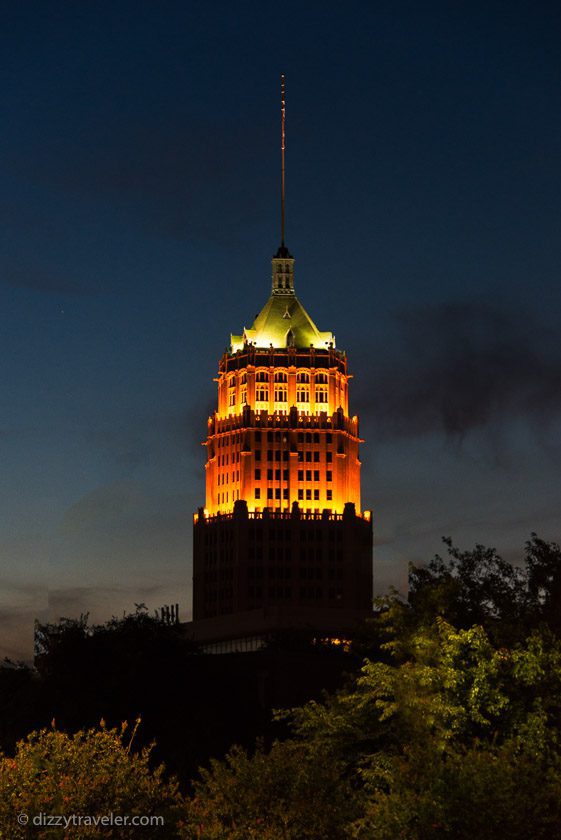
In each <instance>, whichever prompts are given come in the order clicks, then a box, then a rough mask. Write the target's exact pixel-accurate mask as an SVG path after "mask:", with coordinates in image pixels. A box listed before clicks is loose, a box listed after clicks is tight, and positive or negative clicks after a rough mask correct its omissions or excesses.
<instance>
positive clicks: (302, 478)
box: [298, 470, 304, 481]
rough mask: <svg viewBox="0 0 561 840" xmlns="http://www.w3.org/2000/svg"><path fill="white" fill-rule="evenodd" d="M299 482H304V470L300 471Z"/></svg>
mask: <svg viewBox="0 0 561 840" xmlns="http://www.w3.org/2000/svg"><path fill="white" fill-rule="evenodd" d="M298 481H304V470H298Z"/></svg>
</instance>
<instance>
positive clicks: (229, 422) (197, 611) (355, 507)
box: [190, 83, 372, 649]
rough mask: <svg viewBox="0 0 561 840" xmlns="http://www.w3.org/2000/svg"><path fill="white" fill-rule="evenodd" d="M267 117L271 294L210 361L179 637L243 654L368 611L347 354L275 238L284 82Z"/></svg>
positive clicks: (345, 623)
mask: <svg viewBox="0 0 561 840" xmlns="http://www.w3.org/2000/svg"><path fill="white" fill-rule="evenodd" d="M281 113H282V123H281V124H282V143H281V149H282V189H281V220H282V221H281V245H280V247H279V249H278V251H277V252H276V254H275V256H274V257H273V260H272V288H271V293H270V296H269V299H268V300H267V302H266V303H265V306H264V307H263V309H262V310H261V312H260V313H259V314H258V315H257V317H256V318H255V321H254V322H253V324H252V326H251V327H250V328H244V329H243V331H242V332H241V334H236V335H232V336H231V338H230V344H229V348H228V350H227V351H226V352H225V353H224V354H223V356H222V358H221V359H220V362H219V369H218V378H217V383H218V406H217V410H216V411H215V412H214V414H213V415H212V416H211V417H210V418H209V420H208V429H207V438H206V441H205V445H206V455H207V457H206V465H205V470H206V502H205V505H204V507H201V508H199V511H198V513H197V514H196V515H195V518H194V519H195V521H194V557H193V623H192V625H190V629H191V631H192V632H193V635H194V636H195V638H197V639H199V640H200V641H203V642H205V643H206V644H207V645H209V646H210V647H212V645H215V646H216V649H240V648H241V649H243V648H244V646H246V647H247V648H248V649H250V648H252V647H255V646H259V644H260V642H261V641H262V640H263V639H264V638H265V637H266V636H267V635H269V634H270V633H274V632H275V631H278V630H283V629H284V630H286V629H296V628H310V629H312V630H313V631H314V632H315V633H318V634H320V635H321V636H322V637H325V636H327V637H333V636H340V635H341V634H348V633H349V632H352V630H353V627H354V626H355V625H356V624H357V622H358V621H360V620H361V619H363V618H364V617H365V616H366V615H368V614H369V612H370V611H371V608H372V606H371V600H372V521H371V513H370V511H363V510H362V508H361V496H360V459H359V445H360V444H361V443H362V440H361V439H360V437H359V429H358V417H356V416H351V415H350V413H349V379H350V376H349V373H348V371H347V357H346V354H345V352H344V351H342V350H339V349H337V348H336V344H335V336H334V335H333V333H331V332H326V331H321V330H319V329H318V328H317V327H316V325H315V323H314V322H313V320H312V319H311V317H310V316H309V315H308V313H307V312H306V310H305V309H304V307H303V306H302V304H301V302H300V301H299V299H298V297H297V296H296V292H295V287H294V258H293V257H292V255H291V254H290V252H289V250H288V248H287V247H286V245H285V242H284V227H285V226H284V83H283V96H282V111H281Z"/></svg>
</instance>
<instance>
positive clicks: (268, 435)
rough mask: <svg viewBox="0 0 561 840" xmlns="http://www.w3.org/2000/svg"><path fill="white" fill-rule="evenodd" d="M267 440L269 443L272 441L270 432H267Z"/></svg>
mask: <svg viewBox="0 0 561 840" xmlns="http://www.w3.org/2000/svg"><path fill="white" fill-rule="evenodd" d="M267 440H268V441H269V443H270V442H271V441H272V440H273V433H272V432H267Z"/></svg>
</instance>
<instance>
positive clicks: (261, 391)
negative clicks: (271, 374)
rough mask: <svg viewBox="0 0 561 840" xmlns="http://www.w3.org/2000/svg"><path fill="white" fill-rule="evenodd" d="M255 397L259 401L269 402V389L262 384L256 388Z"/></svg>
mask: <svg viewBox="0 0 561 840" xmlns="http://www.w3.org/2000/svg"><path fill="white" fill-rule="evenodd" d="M255 399H256V400H257V402H269V389H268V388H264V387H263V385H260V386H259V387H258V388H257V390H256V393H255Z"/></svg>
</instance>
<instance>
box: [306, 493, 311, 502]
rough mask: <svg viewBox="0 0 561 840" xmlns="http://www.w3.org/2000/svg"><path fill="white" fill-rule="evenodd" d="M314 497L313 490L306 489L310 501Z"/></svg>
mask: <svg viewBox="0 0 561 840" xmlns="http://www.w3.org/2000/svg"><path fill="white" fill-rule="evenodd" d="M311 498H312V491H311V490H306V499H307V500H308V501H309V500H310V499H311Z"/></svg>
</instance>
